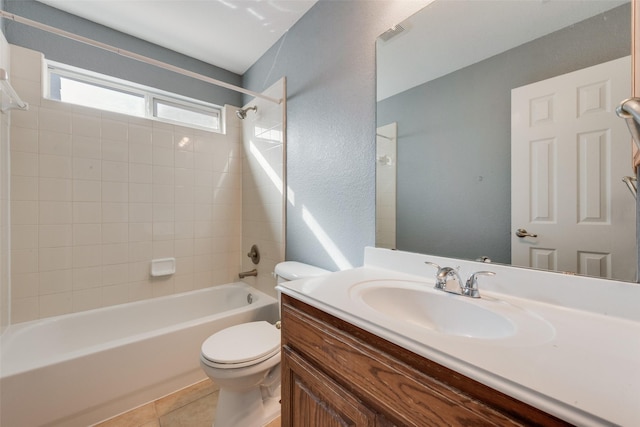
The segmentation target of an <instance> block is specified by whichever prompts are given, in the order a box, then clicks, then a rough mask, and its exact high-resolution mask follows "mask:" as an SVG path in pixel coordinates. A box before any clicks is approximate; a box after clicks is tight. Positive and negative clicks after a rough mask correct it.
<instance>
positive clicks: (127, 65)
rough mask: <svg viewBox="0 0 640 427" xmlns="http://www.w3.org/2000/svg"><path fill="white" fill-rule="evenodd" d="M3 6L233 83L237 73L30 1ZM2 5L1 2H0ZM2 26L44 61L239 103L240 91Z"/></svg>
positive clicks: (6, 1)
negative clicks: (38, 53)
mask: <svg viewBox="0 0 640 427" xmlns="http://www.w3.org/2000/svg"><path fill="white" fill-rule="evenodd" d="M3 1H4V10H6V11H7V12H9V13H14V14H16V15H18V16H21V17H24V18H28V19H31V20H34V21H38V22H42V23H44V24H47V25H50V26H53V27H56V28H59V29H62V30H64V31H68V32H71V33H74V34H78V35H80V36H84V37H87V38H89V39H93V40H97V41H100V42H103V43H106V44H109V45H112V46H115V47H119V48H121V49H125V50H128V51H131V52H135V53H137V54H140V55H144V56H147V57H150V58H153V59H156V60H159V61H162V62H166V63H169V64H172V65H176V66H179V67H182V68H185V69H188V70H190V71H193V72H196V73H199V74H203V75H205V76H208V77H212V78H215V79H218V80H222V81H225V82H227V83H231V84H234V85H238V86H239V85H240V84H241V82H242V78H241V76H239V75H237V74H235V73H232V72H230V71H227V70H223V69H222V68H219V67H215V66H213V65H210V64H207V63H204V62H202V61H199V60H197V59H193V58H191V57H188V56H185V55H182V54H179V53H177V52H175V51H172V50H169V49H165V48H162V47H160V46H157V45H154V44H152V43H148V42H146V41H144V40H141V39H138V38H135V37H132V36H129V35H127V34H124V33H121V32H119V31H115V30H112V29H110V28H107V27H104V26H102V25H98V24H96V23H94V22H91V21H88V20H86V19H82V18H79V17H77V16H75V15H71V14H68V13H66V12H62V11H60V10H58V9H55V8H52V7H49V6H47V5H45V4H42V3H38V2H36V1H33V0H3ZM0 4H2V3H0ZM2 21H3V22H4V21H7V22H6V24H5V25H6V26H5V28H4V33H5V36H6V38H7V41H8V42H9V43H11V44H15V45H18V46H22V47H26V48H29V49H33V50H36V51H39V52H42V53H44V55H45V57H46V58H47V59H50V60H52V61H57V62H62V63H65V64H69V65H74V66H76V67H80V68H84V69H87V70H92V71H95V72H99V73H103V74H107V75H110V76H114V77H118V78H121V79H125V80H129V81H133V82H136V83H139V84H143V85H147V86H151V87H154V88H158V89H163V90H166V91H169V92H173V93H178V94H181V95H184V96H188V97H191V98H195V99H200V100H203V101H207V102H211V103H214V104H217V105H221V106H222V105H225V104H230V105H235V106H240V104H241V102H242V95H241V94H239V93H237V92H234V91H231V90H229V89H224V88H220V87H217V86H214V85H212V84H209V83H206V82H202V81H199V80H194V79H192V78H189V77H186V76H182V75H179V74H176V73H173V72H171V71H166V70H162V69H159V68H157V67H154V66H151V65H147V64H144V63H141V62H139V61H135V60H132V59H128V58H125V57H123V56H120V55H116V54H114V53H110V52H108V51H105V50H102V49H98V48H95V47H92V46H89V45H86V44H83V43H79V42H76V41H73V40H71V39H67V38H64V37H60V36H56V35H52V34H49V33H47V32H44V31H41V30H38V29H34V28H31V27H28V26H26V25H23V24H19V23H16V22H13V21H9V20H5V19H3V20H2Z"/></svg>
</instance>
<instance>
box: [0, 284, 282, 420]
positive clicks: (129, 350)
mask: <svg viewBox="0 0 640 427" xmlns="http://www.w3.org/2000/svg"><path fill="white" fill-rule="evenodd" d="M249 294H251V295H252V300H253V302H252V303H251V304H249V303H248V302H247V296H248V295H249ZM277 317H278V306H277V300H276V299H274V298H272V297H271V296H269V295H266V294H264V293H262V292H260V291H257V290H256V289H254V288H251V287H249V286H248V285H246V284H244V283H232V284H228V285H221V286H215V287H211V288H207V289H202V290H197V291H192V292H186V293H183V294H176V295H171V296H167V297H160V298H154V299H151V300H146V301H140V302H133V303H128V304H123V305H118V306H113V307H105V308H101V309H96V310H91V311H86V312H80V313H74V314H68V315H63V316H58V317H52V318H48V319H42V320H36V321H33V322H27V323H20V324H16V325H12V326H10V327H9V328H8V329H7V330H6V331H5V332H4V333H3V334H2V336H1V337H0V425H1V426H2V427H30V426H44V425H46V426H65V427H67V426H69V427H72V426H87V425H90V424H92V423H95V422H98V421H101V420H104V419H106V418H109V417H111V416H114V415H117V414H118V413H120V412H123V411H125V410H128V409H131V408H133V407H135V406H137V405H141V404H143V403H146V402H149V401H151V400H154V399H157V398H159V397H161V396H163V395H165V394H168V393H170V392H172V391H175V390H178V389H179V388H182V387H185V386H187V385H189V384H192V383H194V382H197V381H199V380H201V379H204V378H206V376H205V374H204V373H203V372H202V370H201V369H200V365H199V355H200V346H201V344H202V342H203V341H204V340H205V339H206V338H207V337H208V336H209V335H211V334H212V333H214V332H216V331H219V330H221V329H223V328H226V327H228V326H231V325H235V324H238V323H242V322H248V321H253V320H267V321H270V322H275V321H276V320H277Z"/></svg>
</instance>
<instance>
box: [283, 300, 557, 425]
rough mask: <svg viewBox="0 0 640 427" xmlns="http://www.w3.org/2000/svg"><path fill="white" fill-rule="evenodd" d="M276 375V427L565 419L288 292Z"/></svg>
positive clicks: (543, 422)
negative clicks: (278, 403) (278, 396)
mask: <svg viewBox="0 0 640 427" xmlns="http://www.w3.org/2000/svg"><path fill="white" fill-rule="evenodd" d="M523 369H526V367H523ZM282 375H283V377H282V425H283V427H302V426H305V427H325V426H376V427H389V426H419V427H425V426H441V425H450V426H477V425H496V426H517V425H522V426H533V425H540V426H560V425H568V424H567V423H566V422H564V421H562V420H560V419H558V418H556V417H554V416H552V415H549V414H547V413H545V412H543V411H540V410H538V409H536V408H534V407H532V406H530V405H527V404H525V403H523V402H520V401H518V400H515V399H513V398H511V397H509V396H507V395H505V394H503V393H501V392H498V391H496V390H493V389H491V388H489V387H487V386H485V385H483V384H480V383H478V382H477V381H475V380H472V379H470V378H468V377H465V376H463V375H460V374H458V373H456V372H454V371H452V370H450V369H448V368H445V367H443V366H441V365H439V364H437V363H434V362H432V361H430V360H428V359H425V358H423V357H422V356H419V355H417V354H415V353H412V352H410V351H408V350H405V349H403V348H401V347H399V346H397V345H395V344H393V343H390V342H389V341H386V340H384V339H382V338H380V337H377V336H376V335H374V334H371V333H369V332H367V331H364V330H362V329H360V328H358V327H356V326H354V325H352V324H350V323H348V322H345V321H343V320H341V319H338V318H336V317H334V316H332V315H329V314H327V313H325V312H323V311H321V310H318V309H317V308H314V307H311V306H310V305H308V304H305V303H303V302H301V301H299V300H297V299H295V298H293V297H291V296H288V295H282Z"/></svg>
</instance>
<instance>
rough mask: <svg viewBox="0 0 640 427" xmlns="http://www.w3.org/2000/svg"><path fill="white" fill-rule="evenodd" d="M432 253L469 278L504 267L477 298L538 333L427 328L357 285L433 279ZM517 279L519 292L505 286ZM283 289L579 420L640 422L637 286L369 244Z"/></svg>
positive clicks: (583, 422)
mask: <svg viewBox="0 0 640 427" xmlns="http://www.w3.org/2000/svg"><path fill="white" fill-rule="evenodd" d="M424 261H433V262H437V263H439V264H440V265H450V266H455V267H458V266H460V273H461V276H462V277H463V280H464V279H466V277H467V276H468V274H467V272H468V271H471V272H473V271H478V270H492V271H496V272H497V273H498V274H497V275H496V276H495V277H490V278H483V280H482V281H481V285H480V288H481V289H480V292H481V294H482V298H481V299H478V300H472V303H473V304H478V305H479V306H481V307H485V308H488V309H491V307H492V304H494V305H495V304H499V303H508V305H509V306H512V307H516V308H518V309H520V308H521V309H522V310H526V312H527V313H531V314H532V315H533V316H534V317H535V318H536V319H537V320H536V322H537V323H536V324H539V325H538V326H541V327H540V328H538V332H539V333H535V334H532V335H531V336H529V335H527V333H528V332H527V333H524V332H523V334H522V335H521V336H518V333H516V335H514V336H512V337H509V338H496V339H494V338H489V339H486V338H471V337H465V336H456V335H450V334H446V333H440V332H437V331H431V330H426V329H425V328H423V327H419V326H416V325H412V324H411V323H409V322H406V321H402V320H400V319H393V318H390V317H388V316H384V315H381V314H380V313H378V312H376V311H374V310H372V309H371V308H369V307H367V306H365V305H364V304H362V303H360V302H358V300H357V298H354V297H353V294H352V292H351V291H350V290H351V289H352V286H353V285H356V284H362V283H363V282H375V281H379V280H392V281H403V283H407V286H428V287H432V286H433V282H434V281H433V280H432V278H435V270H434V269H433V268H429V267H426V266H425V265H424ZM447 262H449V264H447ZM452 263H455V264H452ZM390 266H391V267H392V268H389V267H390ZM478 267H480V268H478ZM396 268H398V269H399V270H400V271H399V270H397V269H396ZM418 272H419V273H421V274H416V273H418ZM422 273H424V274H422ZM542 282H544V283H543V284H541V283H542ZM509 287H511V288H512V290H513V292H509V293H506V292H504V290H505V289H508V288H509ZM279 290H280V291H281V292H283V293H285V294H287V295H290V296H293V297H295V298H297V299H299V300H301V301H303V302H306V303H307V304H309V305H312V306H314V307H316V308H319V309H321V310H323V311H326V312H328V313H329V314H332V315H334V316H336V317H338V318H341V319H343V320H345V321H347V322H350V323H352V324H354V325H356V326H359V327H360V328H362V329H365V330H367V331H369V332H372V333H374V334H376V335H378V336H380V337H382V338H384V339H386V340H388V341H391V342H393V343H395V344H397V345H400V346H401V347H403V348H406V349H408V350H410V351H413V352H415V353H417V354H420V355H422V356H424V357H426V358H429V359H431V360H433V361H435V362H437V363H440V364H441V365H443V366H446V367H448V368H450V369H453V370H455V371H457V372H459V373H461V374H464V375H466V376H468V377H470V378H473V379H475V380H477V381H479V382H481V383H483V384H486V385H488V386H490V387H492V388H494V389H496V390H499V391H501V392H503V393H505V394H507V395H510V396H512V397H514V398H516V399H519V400H521V401H523V402H526V403H528V404H530V405H532V406H535V407H537V408H540V409H542V410H544V411H546V412H548V413H551V414H553V415H555V416H557V417H559V418H562V419H564V420H566V421H568V422H571V423H573V424H576V425H579V426H602V425H621V426H629V427H633V426H640V315H639V314H637V313H638V312H640V286H639V285H637V284H630V283H622V282H616V281H608V280H601V279H592V278H584V277H576V276H571V277H567V276H566V275H561V274H557V273H556V274H554V273H547V272H539V271H532V270H523V269H517V268H512V267H507V266H499V265H492V264H480V263H474V262H470V261H461V260H446V259H443V258H435V257H428V256H425V255H418V254H409V253H406V252H399V251H386V250H382V249H373V248H367V250H366V252H365V266H364V267H360V268H356V269H352V270H345V271H342V272H337V273H332V274H330V275H328V276H323V277H317V278H313V279H302V280H296V281H292V282H285V283H281V284H280V285H279ZM498 290H500V291H502V292H498ZM567 290H568V291H569V292H567ZM576 290H577V291H576ZM435 292H440V291H435ZM551 292H552V293H553V296H550V295H548V293H551ZM445 295H447V297H450V298H466V297H462V296H459V295H449V294H445ZM616 299H619V300H620V302H619V303H616V302H615V301H616ZM598 301H600V303H598ZM594 306H595V307H600V308H601V309H594V308H593V307H594ZM633 307H635V311H633V310H632V309H633ZM519 332H520V331H519ZM525 335H526V336H525ZM523 337H525V338H523Z"/></svg>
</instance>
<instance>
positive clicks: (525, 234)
mask: <svg viewBox="0 0 640 427" xmlns="http://www.w3.org/2000/svg"><path fill="white" fill-rule="evenodd" d="M516 236H518V237H538V235H537V234H531V233H529V232H528V231H527V230H525V229H524V228H518V229H517V230H516Z"/></svg>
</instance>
